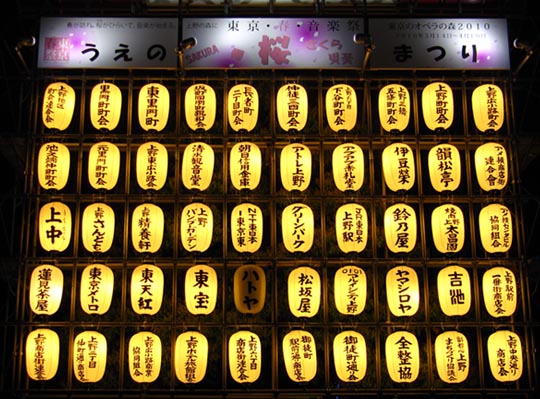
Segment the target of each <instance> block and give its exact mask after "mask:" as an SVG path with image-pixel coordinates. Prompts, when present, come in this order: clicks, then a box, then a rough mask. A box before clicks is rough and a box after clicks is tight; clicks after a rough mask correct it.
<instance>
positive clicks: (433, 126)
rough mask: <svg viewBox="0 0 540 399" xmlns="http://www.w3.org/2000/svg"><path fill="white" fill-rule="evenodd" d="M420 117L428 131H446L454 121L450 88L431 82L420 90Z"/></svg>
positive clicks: (452, 98) (443, 84)
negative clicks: (421, 116)
mask: <svg viewBox="0 0 540 399" xmlns="http://www.w3.org/2000/svg"><path fill="white" fill-rule="evenodd" d="M422 115H423V116H424V122H425V123H426V126H427V127H428V129H429V130H433V131H435V132H439V131H444V130H448V128H449V127H450V126H451V125H452V122H453V121H454V96H453V94H452V88H451V87H450V86H449V85H448V84H447V83H443V82H433V83H430V84H428V85H427V86H426V87H424V90H422Z"/></svg>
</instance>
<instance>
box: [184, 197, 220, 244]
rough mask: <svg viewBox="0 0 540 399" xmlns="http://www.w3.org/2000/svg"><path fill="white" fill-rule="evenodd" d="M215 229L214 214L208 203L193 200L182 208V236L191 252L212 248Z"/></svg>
mask: <svg viewBox="0 0 540 399" xmlns="http://www.w3.org/2000/svg"><path fill="white" fill-rule="evenodd" d="M213 230H214V215H213V213H212V209H210V207H209V206H208V205H206V204H203V203H200V202H193V203H191V204H189V205H186V206H185V207H184V209H182V214H181V219H180V238H181V241H182V246H183V247H184V249H185V250H186V251H189V252H204V251H206V250H207V249H208V248H210V244H211V243H212V234H213Z"/></svg>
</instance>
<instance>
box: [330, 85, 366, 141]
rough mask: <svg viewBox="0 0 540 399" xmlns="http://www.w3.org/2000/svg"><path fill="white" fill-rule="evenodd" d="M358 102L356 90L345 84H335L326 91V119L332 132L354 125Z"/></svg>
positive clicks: (345, 129)
mask: <svg viewBox="0 0 540 399" xmlns="http://www.w3.org/2000/svg"><path fill="white" fill-rule="evenodd" d="M357 114H358V104H357V101H356V91H354V88H352V87H351V86H349V85H347V84H337V85H334V86H332V87H330V88H329V89H328V91H327V92H326V119H327V121H328V126H330V129H332V130H333V131H334V132H339V131H346V132H348V131H351V130H352V129H353V128H354V127H355V126H356V116H357Z"/></svg>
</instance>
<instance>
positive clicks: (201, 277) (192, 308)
mask: <svg viewBox="0 0 540 399" xmlns="http://www.w3.org/2000/svg"><path fill="white" fill-rule="evenodd" d="M184 285H185V287H184V288H185V295H186V298H185V299H186V307H187V309H188V312H189V313H191V314H195V315H208V314H210V313H212V312H213V311H214V309H215V308H216V303H217V295H218V277H217V273H216V271H215V270H214V268H212V267H210V266H208V265H195V266H191V267H190V268H189V269H188V270H187V271H186V277H185V281H184Z"/></svg>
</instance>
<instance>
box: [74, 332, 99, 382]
mask: <svg viewBox="0 0 540 399" xmlns="http://www.w3.org/2000/svg"><path fill="white" fill-rule="evenodd" d="M106 367H107V339H106V338H105V336H104V335H103V334H101V333H99V332H97V331H83V332H81V333H79V334H77V336H76V337H75V339H74V340H73V374H75V378H76V379H77V380H78V381H80V382H98V381H99V380H101V379H102V378H103V375H104V374H105V368H106Z"/></svg>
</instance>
